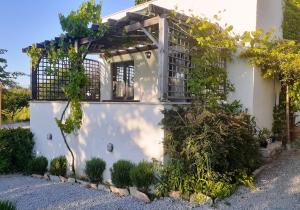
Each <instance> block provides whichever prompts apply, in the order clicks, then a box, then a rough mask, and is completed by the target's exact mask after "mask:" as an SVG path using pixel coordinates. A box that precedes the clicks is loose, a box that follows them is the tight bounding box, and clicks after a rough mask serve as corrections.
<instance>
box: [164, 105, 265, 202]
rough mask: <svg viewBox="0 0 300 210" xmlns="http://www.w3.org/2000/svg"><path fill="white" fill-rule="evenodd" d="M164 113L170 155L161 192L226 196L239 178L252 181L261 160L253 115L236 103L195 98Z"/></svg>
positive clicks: (213, 196)
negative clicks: (196, 101)
mask: <svg viewBox="0 0 300 210" xmlns="http://www.w3.org/2000/svg"><path fill="white" fill-rule="evenodd" d="M164 114H165V118H164V119H163V121H162V124H163V126H164V128H165V131H166V136H165V139H164V148H165V151H166V154H167V155H168V157H169V161H168V163H166V164H165V165H164V166H163V167H161V169H160V172H159V173H160V182H159V184H158V191H159V194H161V195H166V194H167V193H168V192H170V191H178V190H179V191H180V192H181V193H182V194H184V195H191V194H193V193H203V194H205V195H207V196H210V197H212V198H213V199H214V198H216V197H219V198H224V197H227V196H229V195H230V194H231V193H232V192H233V191H234V190H235V188H236V185H237V184H238V183H242V184H244V183H246V182H247V183H248V184H247V185H250V184H251V183H250V182H251V181H253V180H252V179H251V177H250V175H251V172H252V171H253V170H254V169H256V168H257V167H258V166H259V164H260V153H259V139H258V138H257V137H256V125H255V121H254V118H252V117H251V116H250V115H248V114H247V113H245V112H243V111H242V110H241V106H240V105H239V104H238V103H236V102H235V103H233V104H229V105H219V106H214V107H210V108H208V107H203V106H198V105H197V104H193V105H191V106H180V107H174V108H173V109H169V110H165V111H164ZM242 172H243V173H242ZM241 173H242V174H243V176H241V175H240V174H241Z"/></svg>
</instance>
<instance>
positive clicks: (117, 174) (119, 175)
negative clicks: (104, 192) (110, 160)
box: [110, 160, 135, 188]
mask: <svg viewBox="0 0 300 210" xmlns="http://www.w3.org/2000/svg"><path fill="white" fill-rule="evenodd" d="M134 167H135V165H134V164H133V163H132V162H130V161H127V160H119V161H117V162H116V163H114V164H113V166H112V168H111V169H110V171H111V181H112V183H113V184H114V185H115V186H116V187H121V188H124V187H128V186H131V179H130V175H129V174H130V171H131V170H132V168H134Z"/></svg>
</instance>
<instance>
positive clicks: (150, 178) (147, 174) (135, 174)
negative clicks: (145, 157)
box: [130, 161, 154, 192]
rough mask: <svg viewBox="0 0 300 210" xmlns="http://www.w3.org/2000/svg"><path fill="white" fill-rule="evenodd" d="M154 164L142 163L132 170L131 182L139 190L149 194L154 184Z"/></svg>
mask: <svg viewBox="0 0 300 210" xmlns="http://www.w3.org/2000/svg"><path fill="white" fill-rule="evenodd" d="M153 172H154V171H153V164H152V163H149V162H146V161H142V162H140V163H139V164H138V165H137V166H136V167H134V168H132V169H131V170H130V180H131V182H132V184H133V185H134V186H136V187H137V188H138V189H140V190H142V191H144V192H147V190H148V188H149V187H150V185H152V184H153V183H154V174H153Z"/></svg>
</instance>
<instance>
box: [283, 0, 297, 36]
mask: <svg viewBox="0 0 300 210" xmlns="http://www.w3.org/2000/svg"><path fill="white" fill-rule="evenodd" d="M282 30H283V38H284V39H291V40H296V41H298V42H299V41H300V0H285V1H284V12H283V22H282Z"/></svg>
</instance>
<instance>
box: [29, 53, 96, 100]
mask: <svg viewBox="0 0 300 210" xmlns="http://www.w3.org/2000/svg"><path fill="white" fill-rule="evenodd" d="M84 68H85V72H86V75H87V78H88V84H87V85H86V87H85V88H84V91H83V93H82V96H83V100H84V101H100V64H99V62H98V61H95V60H91V59H86V60H85V61H84ZM68 69H69V61H68V59H62V60H60V61H59V62H58V63H57V64H55V65H51V64H50V62H49V59H47V58H42V59H41V60H40V63H39V65H38V67H37V68H36V69H35V70H33V71H32V77H31V84H32V99H33V100H49V101H55V100H66V98H65V95H64V92H63V90H62V88H63V87H64V86H65V85H67V84H68V82H69V76H68ZM51 71H53V72H51Z"/></svg>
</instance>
